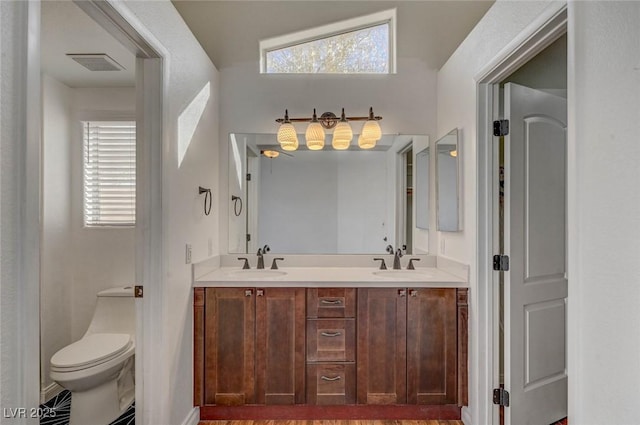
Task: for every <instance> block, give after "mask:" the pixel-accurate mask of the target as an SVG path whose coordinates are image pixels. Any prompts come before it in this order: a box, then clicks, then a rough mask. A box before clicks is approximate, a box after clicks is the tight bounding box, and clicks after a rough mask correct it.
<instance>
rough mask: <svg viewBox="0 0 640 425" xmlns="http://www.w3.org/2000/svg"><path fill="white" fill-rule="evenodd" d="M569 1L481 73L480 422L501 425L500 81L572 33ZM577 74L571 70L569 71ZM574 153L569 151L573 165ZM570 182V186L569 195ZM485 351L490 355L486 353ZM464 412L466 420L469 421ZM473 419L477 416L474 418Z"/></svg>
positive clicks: (475, 400) (475, 401)
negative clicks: (496, 401)
mask: <svg viewBox="0 0 640 425" xmlns="http://www.w3.org/2000/svg"><path fill="white" fill-rule="evenodd" d="M567 22H568V18H567V2H565V1H558V2H550V4H549V6H548V7H547V8H546V9H545V10H544V11H543V12H542V13H541V14H540V15H539V16H538V17H537V18H536V19H535V20H534V21H533V22H532V23H531V24H529V25H528V26H527V27H526V28H525V29H524V30H523V31H522V32H521V33H520V34H519V35H518V36H517V37H516V38H514V39H513V40H512V41H511V42H510V43H509V44H508V45H507V46H505V47H504V48H503V49H502V50H501V51H500V52H499V53H498V54H497V55H496V56H495V57H494V58H493V59H492V60H491V61H489V63H488V64H487V65H486V66H485V67H484V68H483V69H482V70H481V71H480V72H479V73H477V74H476V76H475V78H474V80H475V82H476V93H477V111H478V112H477V144H476V152H477V180H476V181H477V213H476V214H477V215H476V224H477V236H476V237H477V239H476V264H477V269H476V276H475V279H476V282H477V292H476V295H475V297H477V301H476V302H477V305H478V306H479V309H478V315H477V321H476V323H473V322H472V324H471V325H472V327H471V329H470V334H471V335H477V341H478V342H477V346H476V347H473V345H472V355H471V357H470V358H471V359H472V361H473V363H474V364H473V365H471V371H472V372H475V373H473V374H471V375H470V378H471V379H472V381H473V380H475V381H476V383H477V384H476V385H475V391H474V393H475V394H473V393H472V394H470V395H471V396H472V399H471V400H470V405H471V406H474V405H475V406H477V407H476V410H475V412H474V414H473V422H474V423H486V424H494V425H497V424H499V423H500V418H499V409H498V408H497V406H496V405H493V403H492V398H491V393H492V390H493V388H497V387H498V382H499V381H498V379H499V376H498V373H499V364H498V361H499V357H498V356H499V346H498V344H499V338H498V325H499V322H498V321H499V299H498V297H499V290H498V272H495V271H493V268H492V262H491V259H492V256H493V255H494V254H497V253H498V229H499V228H498V210H497V208H496V205H497V202H498V199H497V194H498V193H497V189H498V177H499V176H498V166H499V163H498V149H497V144H496V143H495V140H494V139H495V138H494V136H493V125H492V123H493V121H494V120H496V119H499V118H500V117H499V84H500V82H501V81H502V80H503V79H504V78H506V77H507V76H509V75H510V74H512V73H513V72H514V71H516V70H517V69H518V68H520V67H521V66H522V65H524V64H525V63H526V62H528V61H529V60H530V59H532V58H533V57H534V56H536V55H537V54H538V53H540V52H541V51H542V50H544V49H545V48H546V47H548V46H549V45H550V44H552V43H553V42H554V41H556V40H557V39H558V38H559V37H561V36H562V35H564V34H566V33H567ZM569 72H571V70H569ZM570 155H571V151H569V152H568V154H567V160H568V163H569V164H571V162H572V161H573V159H572V158H571V156H570ZM569 190H570V186H569V187H568V188H567V191H568V192H567V193H568V196H569V195H570V194H569ZM483 353H485V354H483ZM464 413H465V412H463V419H465V414H464ZM469 419H471V418H469Z"/></svg>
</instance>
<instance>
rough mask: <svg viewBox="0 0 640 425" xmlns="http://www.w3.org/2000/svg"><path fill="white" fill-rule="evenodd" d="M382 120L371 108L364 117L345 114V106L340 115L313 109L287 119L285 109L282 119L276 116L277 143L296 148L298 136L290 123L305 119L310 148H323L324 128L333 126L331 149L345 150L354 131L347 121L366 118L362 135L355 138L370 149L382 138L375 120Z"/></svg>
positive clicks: (286, 148)
mask: <svg viewBox="0 0 640 425" xmlns="http://www.w3.org/2000/svg"><path fill="white" fill-rule="evenodd" d="M381 119H382V117H380V116H376V115H374V113H373V108H369V115H368V116H366V117H347V116H345V114H344V108H342V115H341V117H340V118H338V117H337V116H336V115H335V114H334V113H333V112H325V113H323V114H322V115H321V116H320V117H318V116H317V115H316V110H315V109H314V110H313V117H312V118H291V119H290V118H289V112H288V111H287V110H285V115H284V119H283V118H278V119H276V122H277V123H279V124H280V128H278V142H279V143H280V146H281V147H282V149H284V150H287V151H293V150H296V149H297V148H298V146H299V145H298V135H297V134H296V130H295V128H294V127H293V124H292V123H294V122H306V123H309V126H308V127H307V130H306V132H305V139H306V142H307V147H308V149H309V150H320V149H323V148H324V139H325V135H324V129H327V130H329V129H332V128H335V130H334V131H333V139H332V142H331V144H332V146H333V148H334V149H337V150H345V149H348V148H349V145H350V144H351V139H353V130H352V129H351V125H350V124H349V121H366V122H365V124H364V126H363V128H362V133H361V137H360V138H359V139H358V146H360V148H362V149H371V148H373V147H374V146H375V145H376V142H377V141H378V140H380V138H381V137H382V129H381V128H380V124H379V123H378V121H380V120H381Z"/></svg>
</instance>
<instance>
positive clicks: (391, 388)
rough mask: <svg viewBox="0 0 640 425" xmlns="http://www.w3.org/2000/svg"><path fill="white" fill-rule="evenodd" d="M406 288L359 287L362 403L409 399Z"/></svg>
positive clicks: (360, 388)
mask: <svg viewBox="0 0 640 425" xmlns="http://www.w3.org/2000/svg"><path fill="white" fill-rule="evenodd" d="M406 293H407V291H406V289H395V288H394V289H388V288H383V289H378V288H375V289H371V288H362V289H358V318H357V322H358V324H357V326H358V347H357V356H358V360H357V393H358V403H360V404H402V403H406V401H407V352H406V350H407V333H406V331H407V298H406Z"/></svg>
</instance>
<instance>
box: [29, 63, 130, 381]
mask: <svg viewBox="0 0 640 425" xmlns="http://www.w3.org/2000/svg"><path fill="white" fill-rule="evenodd" d="M42 103H43V109H42V113H43V127H42V233H41V238H42V250H41V267H40V271H41V282H40V289H41V294H40V295H41V299H40V322H41V332H40V336H41V350H42V352H41V355H40V358H41V387H42V388H43V389H45V388H46V387H47V386H48V385H49V384H51V383H52V380H51V378H50V377H49V365H50V359H51V356H52V355H53V354H55V352H56V351H58V350H59V349H61V348H62V347H64V346H66V345H68V344H70V343H71V342H73V341H77V340H78V339H80V338H81V337H82V335H84V333H85V332H86V330H87V327H88V326H89V322H90V321H91V317H92V315H93V310H94V307H95V304H96V294H97V293H98V292H100V291H101V290H103V289H106V288H110V287H113V286H125V285H131V284H133V283H134V279H135V262H134V249H135V238H134V228H132V227H131V228H113V227H111V228H85V227H84V223H83V195H82V191H83V187H82V185H83V177H82V173H83V168H82V164H83V159H82V152H83V146H82V143H83V142H82V126H81V121H83V120H111V119H128V120H134V119H135V88H133V87H131V88H75V89H74V88H69V87H67V86H66V85H64V84H62V83H61V82H59V81H57V80H55V79H53V78H51V77H50V76H48V75H46V74H45V75H43V89H42Z"/></svg>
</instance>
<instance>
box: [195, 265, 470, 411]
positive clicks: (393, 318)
mask: <svg viewBox="0 0 640 425" xmlns="http://www.w3.org/2000/svg"><path fill="white" fill-rule="evenodd" d="M236 257H237V256H223V258H222V259H221V261H220V263H221V264H216V265H214V266H210V267H209V270H207V268H206V267H200V269H198V268H197V266H196V268H194V275H195V277H196V278H195V282H194V287H195V288H194V338H195V340H194V405H196V406H200V418H201V419H203V420H206V419H352V418H359V419H374V418H375V419H399V418H402V419H436V418H439V419H457V418H459V417H460V408H461V406H464V405H466V404H467V380H468V376H467V339H468V337H467V297H468V289H467V278H466V274H467V273H468V272H467V269H466V267H465V266H460V265H449V264H445V262H444V260H442V261H440V262H439V263H438V264H436V263H437V262H438V260H437V259H436V258H435V257H432V256H426V255H424V256H415V257H418V258H420V262H419V263H416V264H415V265H416V267H415V270H407V269H406V264H403V267H404V268H403V269H400V270H392V269H388V270H380V269H379V264H380V263H379V262H374V261H373V258H372V257H369V256H308V257H309V258H315V259H318V258H321V261H315V262H310V261H308V259H307V257H305V256H295V255H291V256H286V257H285V259H284V261H281V262H279V263H278V265H279V268H278V269H277V270H271V269H268V268H266V269H255V268H252V269H248V270H243V269H242V267H241V266H242V263H241V262H239V261H238V260H237V258H236ZM345 257H346V258H347V259H345ZM349 257H351V258H349ZM386 257H387V264H390V262H391V259H392V257H391V256H386ZM353 258H356V261H351V260H352V259H353ZM269 260H271V259H269ZM332 260H333V261H332ZM270 263H271V261H269V262H266V264H267V266H268V265H269V264H270ZM418 265H420V266H421V267H418ZM445 265H446V266H450V267H444V266H445ZM436 266H441V267H436Z"/></svg>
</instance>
